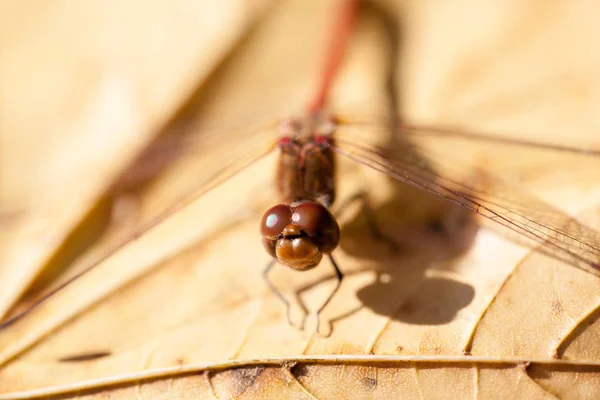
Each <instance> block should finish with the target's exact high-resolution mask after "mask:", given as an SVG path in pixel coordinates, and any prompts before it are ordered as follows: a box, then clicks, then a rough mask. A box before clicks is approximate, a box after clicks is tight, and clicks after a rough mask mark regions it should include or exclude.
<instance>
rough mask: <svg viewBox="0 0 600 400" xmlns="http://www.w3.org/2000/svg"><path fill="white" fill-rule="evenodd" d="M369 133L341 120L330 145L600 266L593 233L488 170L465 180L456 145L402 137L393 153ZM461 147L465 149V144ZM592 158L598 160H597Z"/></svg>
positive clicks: (598, 238) (545, 246) (547, 247)
mask: <svg viewBox="0 0 600 400" xmlns="http://www.w3.org/2000/svg"><path fill="white" fill-rule="evenodd" d="M377 129H379V130H381V131H384V130H385V126H383V125H381V126H378V127H377ZM369 133H371V134H372V133H373V132H367V133H364V131H363V134H362V139H361V137H360V136H361V135H360V134H357V129H356V126H353V125H352V124H345V125H343V126H341V129H340V135H338V137H337V138H336V145H335V146H334V150H335V151H336V152H337V153H339V154H341V155H343V156H345V157H348V158H350V159H353V160H355V161H357V162H359V163H361V164H364V165H366V166H368V167H370V168H373V169H375V170H378V171H380V172H382V173H384V174H386V175H388V176H390V177H391V178H393V179H395V180H397V181H400V182H403V183H406V184H409V185H412V186H414V187H417V188H419V189H422V190H424V191H427V192H430V193H432V194H435V195H438V196H441V197H443V198H445V199H446V200H448V201H451V202H453V203H456V204H458V205H460V206H462V207H464V208H466V209H468V210H471V211H473V212H475V213H477V214H479V215H481V216H483V217H485V218H486V219H487V220H489V221H493V222H494V223H496V224H498V225H496V226H501V227H504V228H505V229H508V230H509V231H510V232H516V233H517V234H519V235H518V236H519V238H524V239H527V241H528V244H537V245H540V246H541V247H540V250H542V251H544V252H546V253H549V254H551V255H552V256H554V257H556V258H559V259H561V260H565V261H569V262H571V263H574V264H576V265H578V266H582V267H592V268H594V269H597V270H598V269H600V267H599V264H598V263H599V261H600V235H599V234H598V232H596V231H595V230H593V229H591V228H589V227H587V226H585V225H583V224H581V223H579V222H578V221H576V220H575V219H574V218H572V217H569V216H568V215H566V214H565V213H564V212H562V211H560V210H558V209H557V208H555V207H553V206H551V205H549V204H547V203H545V202H543V201H542V200H540V199H538V198H536V197H535V196H533V195H531V194H528V193H526V192H525V191H519V190H517V189H514V188H512V187H511V185H510V184H508V183H507V182H505V181H503V180H502V179H500V178H497V177H493V176H491V175H490V174H489V173H488V172H486V173H485V177H484V178H483V179H471V180H469V179H468V177H469V174H471V175H470V176H471V177H473V171H470V172H469V168H472V167H473V165H472V164H467V165H465V164H464V163H463V164H462V165H461V163H460V162H457V159H460V157H457V154H456V152H457V151H458V152H459V153H460V152H461V151H462V150H461V149H462V148H461V147H456V146H454V147H447V148H446V150H443V151H440V152H438V153H435V152H433V151H431V150H430V149H425V148H424V147H423V146H421V145H420V144H419V143H414V142H413V141H406V142H405V143H404V145H406V146H409V148H403V149H395V151H393V152H392V151H390V149H389V148H386V147H385V146H384V145H381V144H378V143H374V141H373V140H368V139H369V137H368V136H369V135H368V134H369ZM411 138H412V137H411ZM444 139H446V140H444ZM447 139H456V137H455V136H454V137H453V136H452V135H450V136H449V137H446V138H444V137H442V138H440V137H436V138H435V144H436V145H437V146H434V147H438V148H442V149H443V148H444V147H446V145H448V144H449V142H448V140H447ZM468 143H471V145H472V144H473V143H472V141H467V142H466V144H468ZM509 146H510V147H513V148H512V150H511V151H512V153H515V152H516V151H527V152H532V150H531V149H528V148H527V147H529V145H527V144H524V145H522V146H521V149H519V150H515V149H514V146H517V147H518V144H516V145H515V144H514V143H512V144H509ZM488 147H489V149H488V152H490V153H491V154H493V153H496V154H497V153H499V152H500V149H499V147H498V145H497V144H495V145H488ZM525 148H527V149H525ZM536 150H540V149H539V148H538V149H536ZM544 150H549V149H548V148H546V149H544ZM464 151H465V152H468V151H469V150H468V149H466V148H465V150H464ZM555 152H556V150H555ZM452 153H453V154H452ZM509 154H510V153H509ZM569 154H570V156H572V155H573V154H572V153H569ZM579 157H580V155H579ZM517 158H519V156H517ZM593 162H595V163H597V162H598V159H595V160H593Z"/></svg>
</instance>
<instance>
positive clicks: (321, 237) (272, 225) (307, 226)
mask: <svg viewBox="0 0 600 400" xmlns="http://www.w3.org/2000/svg"><path fill="white" fill-rule="evenodd" d="M260 229H261V234H262V237H263V244H264V245H265V247H266V249H267V252H268V253H269V254H271V256H273V257H275V258H277V260H278V261H279V262H281V263H282V264H285V265H287V266H289V267H291V268H294V269H296V270H298V271H305V270H308V269H311V268H314V267H316V266H317V265H318V264H319V262H320V261H321V258H323V254H329V253H331V252H332V251H333V250H334V249H335V248H336V247H337V245H338V244H339V241H340V228H339V225H338V223H337V221H336V220H335V218H334V217H333V215H332V214H331V213H330V212H329V210H328V209H327V208H326V207H325V206H323V205H322V204H319V203H316V202H313V201H302V202H298V203H292V204H290V205H287V204H279V205H276V206H274V207H271V208H270V209H268V210H267V211H266V212H265V214H264V215H263V218H262V221H261V226H260Z"/></svg>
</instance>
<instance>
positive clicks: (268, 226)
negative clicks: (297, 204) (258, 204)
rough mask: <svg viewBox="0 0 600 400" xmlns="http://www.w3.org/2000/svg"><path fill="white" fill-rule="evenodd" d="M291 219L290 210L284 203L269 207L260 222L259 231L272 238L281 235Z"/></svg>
mask: <svg viewBox="0 0 600 400" xmlns="http://www.w3.org/2000/svg"><path fill="white" fill-rule="evenodd" d="M291 221H292V210H291V209H290V207H289V206H288V205H286V204H279V205H276V206H274V207H271V208H269V209H268V210H267V211H266V212H265V213H264V214H263V217H262V221H261V222H260V233H261V235H262V236H264V237H267V238H274V237H277V236H279V235H281V232H282V231H283V228H285V227H286V226H287V225H288V224H290V223H291Z"/></svg>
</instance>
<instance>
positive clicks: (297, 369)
mask: <svg viewBox="0 0 600 400" xmlns="http://www.w3.org/2000/svg"><path fill="white" fill-rule="evenodd" d="M290 372H291V373H292V375H294V376H295V377H296V378H302V377H303V376H308V375H310V368H309V367H308V365H306V364H296V365H295V366H294V367H293V368H292V369H290Z"/></svg>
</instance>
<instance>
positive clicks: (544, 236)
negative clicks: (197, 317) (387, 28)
mask: <svg viewBox="0 0 600 400" xmlns="http://www.w3.org/2000/svg"><path fill="white" fill-rule="evenodd" d="M359 3H360V2H358V1H354V0H352V1H344V2H343V3H342V4H341V6H340V10H339V12H338V13H336V21H335V23H334V26H333V28H332V30H331V32H332V33H333V34H332V37H331V38H330V40H329V42H330V46H329V48H328V49H327V52H326V57H325V62H324V66H323V74H322V77H321V82H320V83H319V84H318V86H317V90H316V91H315V95H314V96H313V97H312V98H311V100H310V101H309V102H308V103H307V106H306V115H305V116H304V117H301V118H292V119H275V120H273V121H269V122H267V123H266V124H261V125H260V126H250V127H247V128H246V129H244V130H243V132H241V133H240V134H239V136H240V137H242V136H243V137H245V138H246V141H245V142H244V149H243V151H242V152H241V154H238V155H236V156H235V157H231V159H230V160H229V161H228V162H227V164H226V165H224V166H222V167H221V168H220V169H218V170H216V171H214V172H212V173H211V171H205V174H206V179H205V180H204V181H203V182H201V183H200V185H198V186H196V187H194V188H193V190H191V191H190V193H189V194H187V195H184V196H182V197H181V198H179V199H178V200H177V201H176V202H174V203H173V204H172V205H171V206H170V207H168V208H167V209H165V210H164V211H163V212H162V213H161V214H160V215H158V216H156V217H155V218H153V219H152V220H151V221H150V222H149V223H147V224H144V226H142V227H141V228H140V230H139V231H138V232H137V233H135V234H134V235H132V236H130V237H129V238H128V239H126V240H124V241H123V242H121V243H119V244H118V245H117V246H115V247H114V248H112V249H110V250H109V251H108V252H107V253H106V254H103V255H102V256H101V257H100V259H99V260H97V261H96V262H93V263H91V264H90V265H88V266H87V267H86V268H85V269H83V270H82V271H81V272H79V273H77V274H76V275H75V276H73V277H71V278H69V279H68V280H66V281H65V282H63V283H62V284H60V285H59V286H57V287H56V288H54V289H52V290H51V291H50V292H49V293H47V294H45V295H44V296H43V297H42V298H40V299H39V300H37V301H36V302H35V303H34V304H33V305H31V306H30V307H29V308H27V309H26V310H25V311H24V312H22V313H20V314H18V315H16V316H15V317H13V318H11V319H9V320H7V321H5V322H4V323H3V325H2V326H0V329H1V328H6V327H8V326H10V325H11V324H12V323H14V322H15V321H17V320H18V319H20V318H22V317H23V316H24V315H26V314H27V313H28V312H29V311H30V310H32V309H33V308H35V307H36V306H37V305H39V304H41V303H42V302H44V301H46V300H47V299H48V298H50V297H52V296H53V295H54V294H55V293H57V292H58V291H60V290H61V289H63V288H64V287H65V286H67V285H69V284H71V283H72V282H73V281H75V280H76V279H78V278H80V277H81V276H82V275H83V274H85V273H88V272H89V271H91V270H92V269H93V268H94V267H95V266H97V265H98V264H99V263H100V262H101V261H102V260H104V259H106V258H107V257H110V256H111V255H112V254H114V253H116V252H117V251H118V250H119V249H121V248H122V247H123V246H125V245H126V244H127V243H129V242H131V241H132V240H135V238H137V237H139V236H140V235H142V234H143V232H145V231H147V230H149V229H151V228H152V227H154V226H156V225H158V224H160V223H161V222H162V221H164V220H166V219H167V218H168V217H169V216H171V215H173V214H174V213H176V212H177V211H178V210H180V209H182V208H183V207H184V206H186V205H187V204H190V203H191V202H193V201H195V200H197V199H198V198H199V197H201V196H203V195H204V194H206V193H207V192H209V191H211V190H214V189H216V188H218V187H219V186H220V185H221V184H222V183H223V182H225V181H227V180H229V179H231V178H232V177H234V176H236V175H237V174H239V173H240V172H242V171H244V170H245V169H246V168H248V167H249V166H251V165H252V164H254V163H256V162H258V161H259V160H261V159H263V158H264V157H266V156H267V155H269V154H272V153H273V152H276V151H279V152H280V161H279V167H278V172H277V174H276V176H277V178H276V181H277V184H276V186H277V188H278V189H279V192H280V196H281V200H282V203H280V204H277V205H275V206H273V207H271V208H269V209H268V210H267V211H266V212H265V213H264V215H263V217H262V219H261V221H260V225H259V226H260V233H261V236H262V242H263V245H264V246H265V247H266V250H267V254H268V255H269V256H270V257H271V258H272V260H271V261H270V262H268V263H267V266H266V267H265V269H264V272H263V275H264V277H265V281H266V284H267V285H268V286H269V287H270V288H271V290H272V291H273V292H274V293H275V294H276V295H277V297H278V298H279V299H280V300H281V301H282V302H283V303H284V305H285V306H286V308H287V316H288V321H290V316H289V303H288V301H287V300H286V299H285V297H284V296H283V295H282V294H281V292H280V291H279V290H278V289H277V288H276V287H275V286H274V285H273V283H271V282H270V280H269V279H268V274H269V272H270V271H271V269H272V268H273V267H274V266H275V265H276V264H277V263H280V264H283V265H286V266H288V267H291V268H292V269H294V270H297V271H305V270H309V269H312V268H315V267H317V266H318V265H320V264H321V261H322V259H323V257H326V258H327V259H328V260H329V263H330V264H331V265H332V266H333V268H334V271H335V275H336V279H337V283H336V286H335V287H334V289H333V291H332V292H331V294H330V295H329V296H328V297H327V299H326V300H325V301H324V303H323V304H321V305H320V307H319V308H318V309H317V311H316V315H317V317H318V315H319V313H320V312H321V311H322V310H323V309H324V308H325V307H326V306H327V305H328V303H329V301H330V300H331V299H332V298H333V296H334V295H335V293H336V292H337V290H338V289H339V287H340V285H341V282H342V281H343V273H342V268H343V266H342V268H340V267H339V266H338V264H337V263H336V261H335V258H334V256H335V255H334V252H335V250H336V248H337V246H338V244H339V242H340V237H341V234H343V232H341V231H340V228H339V224H338V223H337V222H336V219H335V217H334V215H333V214H332V213H331V211H330V210H329V207H330V206H331V205H332V204H333V203H334V200H335V197H336V195H335V181H336V179H335V175H336V170H335V168H336V167H335V165H336V158H338V157H344V158H346V159H348V160H352V161H354V162H356V163H358V164H361V165H364V166H365V167H367V168H370V169H372V170H375V171H379V172H380V173H382V174H385V175H386V176H388V177H390V178H391V179H393V180H395V181H398V182H401V183H403V184H407V185H410V186H413V187H416V188H418V189H420V190H423V191H425V192H429V193H431V194H433V195H436V196H440V197H441V198H443V199H444V200H446V201H448V202H451V203H454V204H456V205H458V206H460V207H462V208H463V209H465V210H468V211H471V212H473V213H475V214H478V215H480V216H482V217H484V218H485V219H487V220H489V221H491V222H493V223H495V224H496V225H497V226H499V227H503V228H505V229H507V230H509V231H512V232H515V233H517V234H519V235H520V236H521V237H523V238H525V239H527V241H528V243H531V244H532V245H537V246H539V248H540V249H541V251H544V252H547V253H549V254H551V255H552V256H554V257H556V258H559V259H561V260H564V261H566V262H569V263H572V264H575V265H577V266H583V267H590V268H592V269H594V270H600V264H599V262H600V261H599V260H600V235H599V234H598V233H597V232H596V231H595V230H593V229H591V228H588V227H587V226H585V225H583V224H580V223H578V222H577V221H575V220H574V219H572V218H570V217H569V216H567V215H565V214H564V213H562V212H561V211H559V210H556V209H554V208H553V207H551V206H550V205H548V204H546V203H544V202H542V201H541V200H538V199H536V198H535V197H534V196H531V195H529V194H527V193H524V192H522V191H518V190H516V189H511V188H510V186H509V185H506V184H504V183H503V182H502V180H501V179H496V180H494V179H493V178H491V177H490V178H488V179H486V183H485V185H481V186H478V185H476V184H469V183H467V182H464V181H462V180H459V179H458V178H457V176H458V175H457V174H456V173H455V171H453V165H454V163H453V160H452V159H451V157H449V156H448V155H447V154H446V155H441V156H440V157H438V155H433V154H428V152H427V151H425V150H423V149H420V148H418V147H416V146H413V147H414V149H413V150H415V151H403V152H395V153H390V151H389V150H388V149H386V148H385V147H383V146H381V145H379V144H376V143H373V141H372V140H370V139H371V136H372V135H373V134H374V133H375V132H378V131H392V132H395V131H396V130H397V131H398V132H397V133H398V134H402V135H404V136H406V137H407V138H408V139H409V140H410V139H411V138H412V139H423V138H434V139H435V138H439V137H445V138H452V137H453V138H455V139H457V140H465V141H472V142H474V141H487V142H493V141H498V143H501V144H502V145H505V146H516V147H533V148H536V149H538V150H547V151H554V152H566V153H572V154H579V155H581V156H591V157H594V156H598V155H600V152H597V151H595V150H590V149H578V148H573V147H565V146H561V145H553V144H544V143H540V142H534V141H525V140H516V139H515V140H509V139H498V138H494V137H492V136H486V135H483V134H476V133H469V132H465V131H459V130H451V129H444V128H438V127H422V126H411V125H406V124H404V125H403V124H402V123H400V122H399V120H398V119H397V118H395V117H393V116H392V117H390V118H388V119H387V120H386V119H382V118H369V117H366V118H362V119H361V118H357V117H355V116H347V115H342V114H339V113H338V114H334V115H331V114H329V113H327V112H326V103H327V96H328V93H329V91H330V87H331V85H332V82H333V81H334V79H335V76H336V71H337V70H338V68H339V66H340V64H341V63H342V61H343V59H344V54H345V51H346V48H347V46H348V43H349V41H350V38H351V36H352V33H353V29H354V26H355V24H356V20H357V18H358V14H359V9H360V7H359ZM215 152H216V153H220V152H219V151H218V149H217V150H216V151H215ZM455 169H456V168H455ZM317 322H318V320H317ZM290 323H291V322H290ZM318 328H319V325H318V323H317V330H318Z"/></svg>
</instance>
